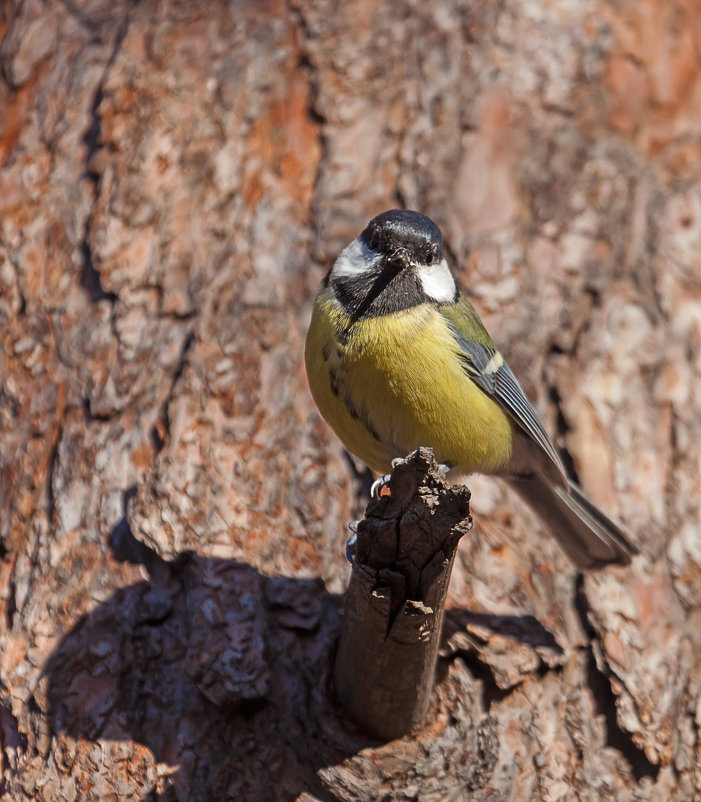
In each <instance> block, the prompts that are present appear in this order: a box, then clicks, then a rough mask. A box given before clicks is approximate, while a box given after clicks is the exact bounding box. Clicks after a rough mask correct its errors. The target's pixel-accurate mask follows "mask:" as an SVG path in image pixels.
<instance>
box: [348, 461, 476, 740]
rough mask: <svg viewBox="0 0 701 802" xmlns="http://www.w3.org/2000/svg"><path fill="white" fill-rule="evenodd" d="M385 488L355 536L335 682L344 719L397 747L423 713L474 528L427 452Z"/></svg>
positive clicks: (462, 497) (457, 490)
mask: <svg viewBox="0 0 701 802" xmlns="http://www.w3.org/2000/svg"><path fill="white" fill-rule="evenodd" d="M388 486H389V490H390V495H383V496H381V497H380V498H378V499H372V500H371V501H370V503H369V504H368V506H367V509H366V512H365V518H364V519H363V520H362V521H361V522H360V524H359V526H358V535H357V543H356V548H355V555H354V563H353V572H352V574H351V580H350V584H349V586H348V590H347V592H346V600H345V612H344V620H343V628H342V631H341V638H340V643H339V648H338V654H337V657H336V664H335V680H336V689H337V693H338V696H339V698H340V699H341V702H342V704H343V706H344V708H345V710H346V712H347V713H348V715H349V716H351V718H353V719H354V720H355V721H356V722H357V723H358V724H359V725H360V726H361V727H362V728H363V729H364V730H366V731H367V732H369V733H371V734H373V735H376V736H378V737H381V738H397V737H400V736H402V735H404V734H406V733H407V732H409V731H410V730H412V729H415V728H416V727H418V726H420V725H421V724H422V723H423V721H424V719H425V718H426V715H427V713H428V709H429V705H430V699H431V690H432V688H433V682H434V677H435V668H436V659H437V656H438V647H439V644H440V637H441V630H442V626H443V616H444V612H445V600H446V595H447V592H448V583H449V581H450V573H451V570H452V566H453V558H454V556H455V550H456V548H457V545H458V542H459V541H460V538H461V537H462V536H463V535H464V534H465V533H467V532H468V531H469V530H470V528H471V527H472V518H471V517H470V504H469V501H470V491H469V490H468V489H467V488H466V487H462V486H459V487H449V486H448V484H447V482H446V480H445V478H444V475H443V472H442V471H441V470H440V469H439V467H438V465H437V463H436V461H435V459H434V457H433V454H432V452H431V450H430V449H427V448H420V449H418V450H417V451H415V452H414V453H413V454H411V456H410V457H409V458H408V459H407V460H406V461H405V462H403V463H402V464H400V465H398V466H397V467H396V468H395V469H394V471H393V472H392V475H391V478H390V480H389V485H388Z"/></svg>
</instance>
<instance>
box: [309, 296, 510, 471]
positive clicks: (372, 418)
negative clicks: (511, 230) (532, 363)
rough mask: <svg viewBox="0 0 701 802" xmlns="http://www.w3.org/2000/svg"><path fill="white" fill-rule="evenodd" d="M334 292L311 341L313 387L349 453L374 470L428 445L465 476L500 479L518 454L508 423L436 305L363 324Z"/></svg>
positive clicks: (316, 317) (325, 300)
mask: <svg viewBox="0 0 701 802" xmlns="http://www.w3.org/2000/svg"><path fill="white" fill-rule="evenodd" d="M348 322H349V321H348V317H347V316H346V315H345V313H344V312H343V310H342V308H341V307H340V306H339V305H338V304H337V303H336V301H335V300H334V297H333V293H332V291H331V290H330V289H324V290H322V292H321V293H320V294H319V296H318V297H317V300H316V303H315V305H314V311H313V314H312V320H311V323H310V326H309V331H308V333H307V342H306V351H305V359H306V366H307V375H308V377H309V386H310V388H311V392H312V395H313V397H314V401H315V402H316V404H317V406H318V407H319V410H320V411H321V414H322V415H323V416H324V418H325V419H326V421H327V422H328V423H329V424H330V425H331V427H332V428H333V429H334V431H335V432H336V434H337V435H338V436H339V437H340V438H341V440H342V441H343V443H344V445H345V446H346V448H348V450H349V451H352V452H353V453H354V454H355V455H356V456H358V457H359V458H360V459H361V460H363V462H365V463H366V464H367V465H369V466H370V467H371V468H373V469H375V470H376V471H381V472H386V471H388V470H389V468H390V463H391V460H392V459H393V458H394V457H403V456H405V455H406V454H408V453H409V452H410V451H412V450H413V449H415V448H418V447H419V446H431V447H432V448H433V450H434V453H435V455H436V458H437V459H438V461H439V462H444V463H446V464H449V465H451V466H452V467H455V468H458V469H459V470H460V471H461V472H463V473H472V472H474V471H479V472H481V473H499V472H500V471H502V470H504V469H506V467H507V466H508V463H509V460H510V459H511V453H512V434H513V432H512V423H511V421H510V419H509V417H508V415H507V414H506V413H505V412H504V411H503V410H502V409H501V408H500V407H499V406H498V405H497V404H496V403H495V402H494V401H492V400H491V399H490V398H489V397H488V396H487V395H486V394H485V393H483V392H482V390H480V389H479V387H477V386H476V385H475V384H474V383H473V382H472V380H471V379H470V378H469V377H468V376H467V374H466V373H465V371H464V369H463V367H462V365H461V362H460V360H459V357H458V347H457V344H456V342H455V340H454V338H453V336H452V334H451V331H450V329H449V327H448V324H447V321H446V320H445V318H444V317H443V316H442V315H441V314H440V313H439V312H438V311H437V310H436V308H435V307H434V306H433V305H431V304H421V305H419V306H414V307H412V308H411V309H407V310H404V311H402V312H397V313H394V314H391V315H382V316H378V317H370V318H366V319H362V320H359V321H358V322H356V323H355V324H354V325H353V326H352V328H351V329H350V330H349V331H348V334H347V336H344V332H345V331H346V328H347V326H348Z"/></svg>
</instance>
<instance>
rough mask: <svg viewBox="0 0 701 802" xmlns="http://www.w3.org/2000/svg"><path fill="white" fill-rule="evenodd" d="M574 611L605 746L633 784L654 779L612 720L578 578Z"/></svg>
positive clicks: (612, 705)
mask: <svg viewBox="0 0 701 802" xmlns="http://www.w3.org/2000/svg"><path fill="white" fill-rule="evenodd" d="M575 607H576V609H577V612H578V614H579V617H580V620H581V622H582V627H583V628H584V631H585V632H586V633H587V635H588V637H589V639H590V644H589V646H588V648H587V651H588V661H587V684H588V686H589V690H590V691H591V695H592V697H593V699H594V703H595V704H596V708H597V712H598V713H599V715H603V716H604V719H605V724H606V745H607V746H610V747H611V748H612V749H617V750H618V751H619V752H620V753H621V755H622V756H623V757H624V759H625V760H626V761H627V762H628V764H629V766H630V770H631V771H632V773H633V775H634V776H635V779H636V781H637V782H639V781H640V780H641V779H642V778H643V777H650V778H652V779H653V780H654V779H656V778H657V775H658V773H659V770H660V767H659V766H656V765H655V764H654V763H651V762H650V761H649V760H648V759H647V757H646V755H645V752H644V751H643V750H642V749H640V748H639V747H637V746H636V745H635V743H634V742H633V740H632V738H631V737H630V735H629V734H628V733H627V732H624V731H623V730H622V729H621V728H620V727H619V725H618V721H617V720H616V696H615V694H614V692H613V690H612V689H611V683H610V680H609V677H607V676H606V675H605V674H604V673H603V672H602V671H600V669H599V667H598V666H597V664H596V657H595V655H594V650H593V649H592V647H591V641H592V640H594V639H596V638H597V634H596V630H595V629H594V627H593V626H592V623H591V621H590V620H589V603H588V601H587V598H586V594H585V593H584V576H583V575H582V574H580V575H579V577H578V579H577V588H576V593H575Z"/></svg>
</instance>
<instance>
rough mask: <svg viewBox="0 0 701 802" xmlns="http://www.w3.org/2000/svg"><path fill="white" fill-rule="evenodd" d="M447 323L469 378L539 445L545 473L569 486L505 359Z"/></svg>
mask: <svg viewBox="0 0 701 802" xmlns="http://www.w3.org/2000/svg"><path fill="white" fill-rule="evenodd" d="M448 321H449V324H450V327H451V329H452V330H453V334H454V336H455V342H456V344H457V346H458V356H459V358H460V361H461V362H462V364H463V367H464V369H465V372H466V373H467V375H468V376H469V377H470V378H471V379H472V381H473V382H474V383H475V384H476V385H477V386H478V387H479V388H480V389H481V390H483V391H484V392H485V393H486V394H487V395H488V396H489V397H490V398H492V399H494V401H496V403H497V404H499V406H500V407H501V408H502V409H503V410H504V411H505V412H506V413H507V414H508V415H510V416H511V418H513V420H514V421H515V422H516V423H517V424H518V426H519V428H520V429H521V430H522V431H523V432H524V434H525V435H526V436H527V438H528V439H529V440H530V441H532V442H534V443H535V444H537V445H538V447H539V448H540V450H541V451H542V452H543V454H544V455H545V456H546V457H547V458H548V462H549V463H550V470H547V469H546V472H547V473H550V474H552V473H555V476H557V474H559V475H560V476H561V483H562V484H563V486H566V485H567V473H566V471H565V467H564V465H563V464H562V460H561V459H560V455H559V454H558V453H557V449H556V448H555V446H554V445H553V443H552V441H551V440H550V438H549V437H548V434H547V432H546V431H545V429H544V428H543V424H542V423H541V421H540V418H539V417H538V413H537V412H536V411H535V410H534V409H533V407H532V405H531V403H530V401H529V400H528V399H527V398H526V395H525V393H524V392H523V390H522V388H521V385H520V384H519V382H518V379H517V378H516V376H514V374H513V372H512V370H511V368H510V367H509V366H508V365H507V364H506V361H505V360H504V357H503V356H502V355H501V353H500V352H499V351H498V350H497V348H496V346H495V345H494V344H493V343H492V342H491V341H489V342H477V341H474V340H471V339H469V338H468V337H466V336H465V335H464V334H463V333H462V332H461V331H460V330H459V329H458V328H457V327H456V326H455V325H454V323H453V322H452V321H451V320H450V319H448ZM552 468H555V469H556V471H555V472H554V471H553V470H552Z"/></svg>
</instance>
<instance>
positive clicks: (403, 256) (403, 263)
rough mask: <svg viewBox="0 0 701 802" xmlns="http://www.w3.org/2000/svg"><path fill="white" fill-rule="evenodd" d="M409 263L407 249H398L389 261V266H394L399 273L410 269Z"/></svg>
mask: <svg viewBox="0 0 701 802" xmlns="http://www.w3.org/2000/svg"><path fill="white" fill-rule="evenodd" d="M409 261H410V260H409V253H408V252H407V249H406V248H397V249H396V250H395V251H394V252H393V253H392V254H391V255H390V257H389V259H388V260H387V262H388V264H390V265H392V267H394V268H395V269H396V271H397V273H398V272H399V271H400V270H403V269H404V268H405V267H408V266H409Z"/></svg>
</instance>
